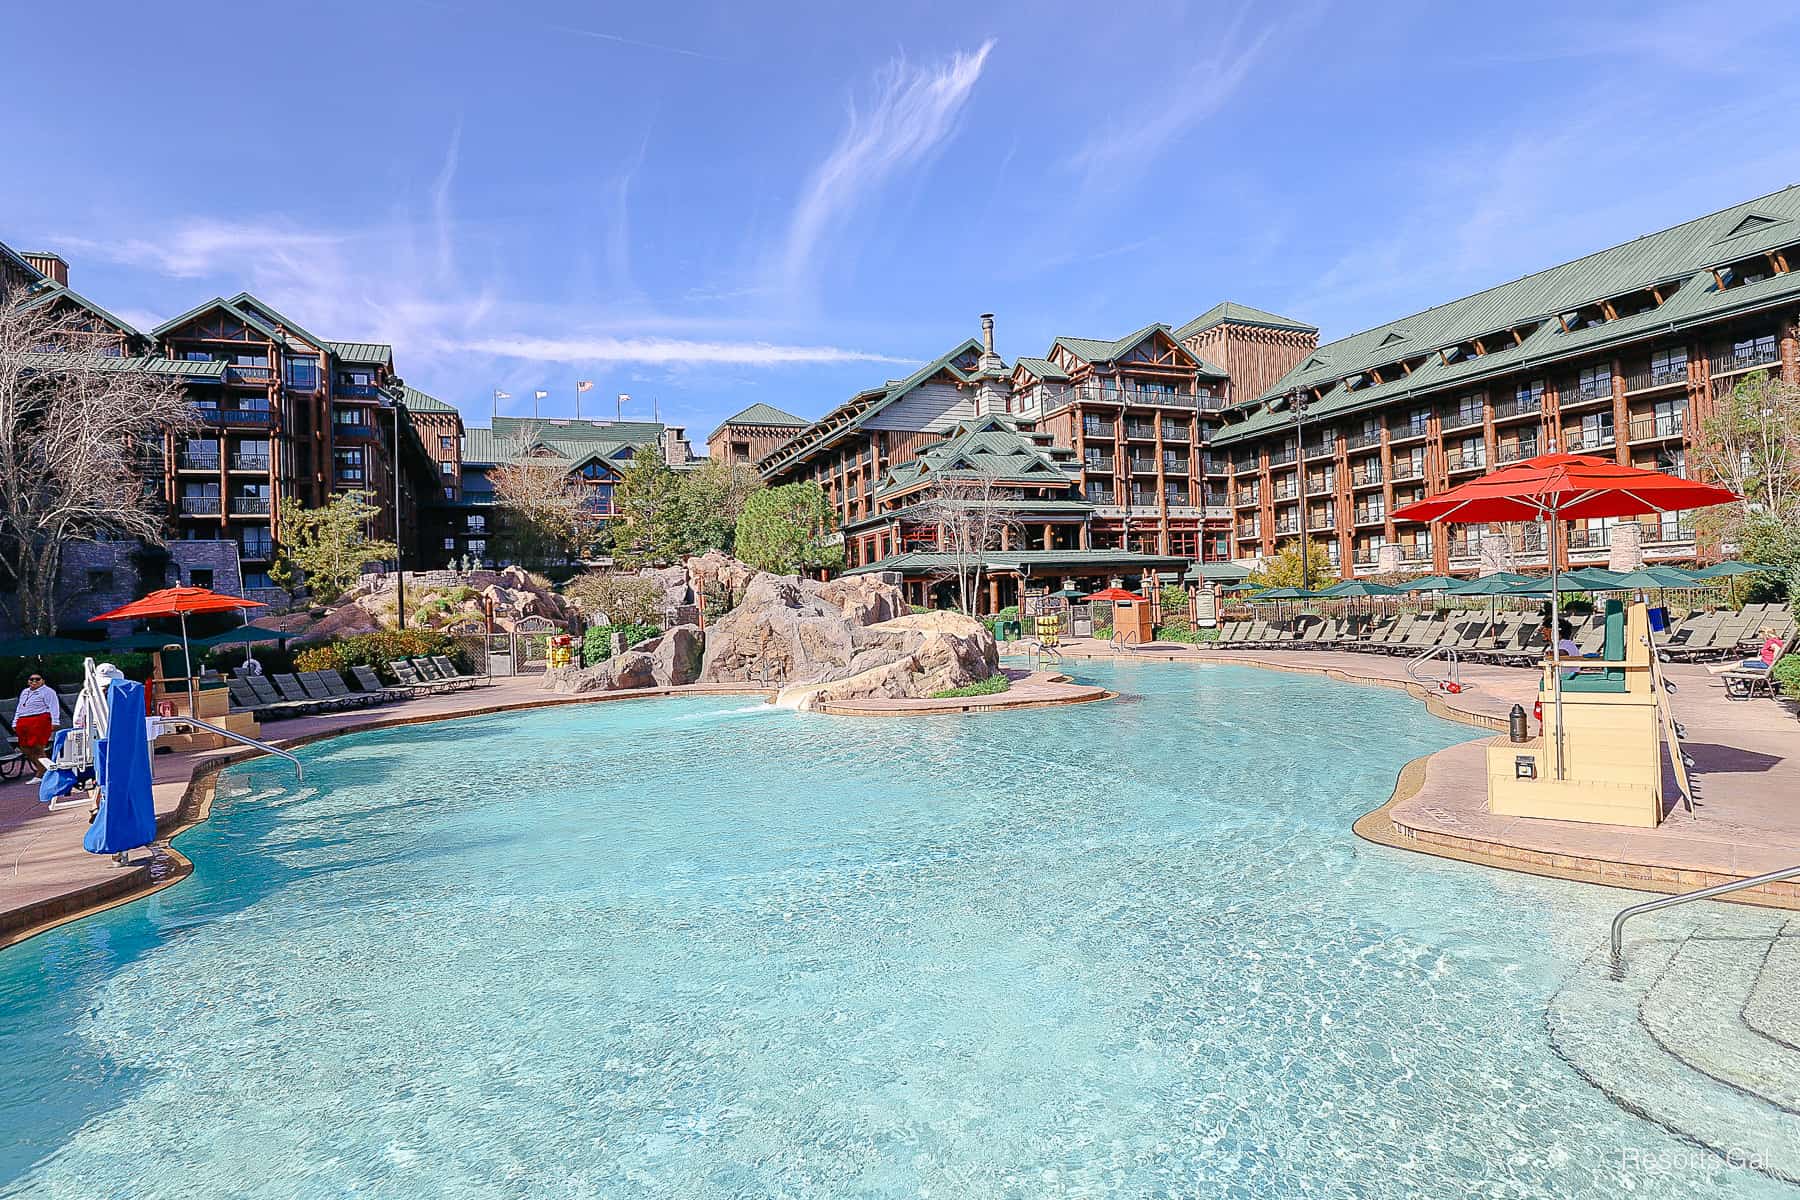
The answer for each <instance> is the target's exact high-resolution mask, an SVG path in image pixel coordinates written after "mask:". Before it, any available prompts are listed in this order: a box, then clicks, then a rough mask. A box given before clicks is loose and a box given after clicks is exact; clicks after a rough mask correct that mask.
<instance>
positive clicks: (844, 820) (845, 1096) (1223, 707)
mask: <svg viewBox="0 0 1800 1200" xmlns="http://www.w3.org/2000/svg"><path fill="white" fill-rule="evenodd" d="M1076 673H1077V674H1079V675H1080V676H1082V677H1083V678H1092V679H1094V680H1097V681H1099V682H1103V683H1106V684H1107V685H1109V686H1112V687H1114V688H1117V689H1119V690H1120V691H1122V692H1125V693H1127V696H1126V698H1123V699H1121V700H1119V701H1115V702H1111V703H1108V704H1102V705H1087V706H1079V707H1074V708H1065V709H1054V708H1053V709H1037V710H1028V711H1021V712H1017V713H995V714H987V715H982V716H979V717H948V718H933V719H930V720H926V721H911V720H857V719H854V718H833V717H825V716H818V715H809V714H796V713H792V712H786V711H780V710H774V709H770V708H767V707H765V706H761V705H758V704H754V703H751V702H750V701H747V700H745V699H741V698H707V699H682V700H650V701H633V702H622V703H612V704H604V705H596V706H583V707H577V708H561V709H554V710H541V711H537V712H530V713H523V714H516V715H512V716H495V717H485V718H475V719H469V720H463V721H457V722H449V723H444V724H440V725H432V726H414V727H408V728H401V729H394V730H388V731H381V732H375V733H369V734H362V735H356V736H353V737H348V738H343V739H340V740H337V741H333V742H327V743H321V744H318V745H315V746H313V747H310V748H308V749H307V750H305V751H303V752H302V753H303V755H304V756H305V757H306V759H307V762H308V781H309V786H308V787H307V788H306V789H304V790H295V789H294V788H293V787H292V785H291V782H290V780H291V777H290V776H289V775H287V774H286V773H284V771H283V769H282V768H281V766H280V765H279V764H277V763H272V762H259V763H254V764H250V765H247V766H245V767H242V768H238V769H235V770H234V771H232V772H231V773H230V774H229V775H227V776H226V777H225V778H224V779H223V781H222V785H221V788H220V795H219V799H218V802H217V804H216V805H215V808H214V811H213V817H212V819H211V820H210V821H209V822H207V823H206V824H205V825H202V826H201V827H199V828H198V829H196V830H195V831H193V832H192V833H190V834H188V835H187V836H185V837H184V838H183V839H182V842H181V845H182V848H183V850H184V851H185V852H186V853H188V854H189V855H190V856H191V857H192V858H193V859H194V860H195V862H196V864H197V871H196V873H195V875H194V876H193V877H192V878H191V879H189V880H187V881H186V882H184V883H182V884H181V885H180V886H178V887H176V888H173V889H170V890H168V891H165V892H163V893H160V894H159V895H157V896H155V897H153V898H151V899H150V900H147V901H144V902H142V903H138V904H134V905H129V906H127V907H125V908H122V909H119V910H115V911H113V912H111V913H107V914H103V915H100V916H97V917H95V918H92V919H89V920H87V921H83V922H79V923H77V924H75V925H72V926H69V927H66V928H64V929H61V930H58V931H55V932H52V933H50V934H47V935H44V936H42V937H39V938H37V939H34V940H33V941H31V942H28V943H25V944H24V945H23V946H21V947H18V948H15V949H14V950H11V951H8V952H7V953H5V954H0V1014H4V1021H3V1022H0V1063H4V1064H5V1070H4V1071H0V1130H4V1131H5V1133H4V1135H3V1138H0V1194H5V1195H32V1196H37V1195H43V1196H59V1197H60V1196H69V1197H74V1196H83V1197H89V1196H94V1195H101V1194H113V1193H114V1191H115V1190H116V1189H119V1188H121V1187H126V1190H127V1192H128V1194H130V1195H132V1196H134V1197H147V1196H177V1195H179V1196H185V1197H196V1196H199V1197H213V1196H240V1195H241V1196H294V1195H306V1196H312V1195H320V1196H324V1195H333V1196H335V1195H342V1194H345V1193H349V1192H365V1193H370V1194H375V1195H389V1196H427V1195H429V1196H494V1195H518V1196H526V1195H530V1196H546V1195H548V1196H588V1195H594V1196H607V1197H714V1196H718V1197H724V1196H773V1195H782V1196H796V1197H814V1196H852V1195H855V1196H882V1197H886V1196H921V1195H930V1196H938V1197H967V1196H1018V1197H1036V1196H1065V1195H1066V1196H1091V1195H1121V1196H1147V1195H1158V1196H1188V1195H1195V1196H1202V1195H1204V1196H1211V1195H1235V1196H1265V1195H1299V1194H1317V1195H1349V1194H1355V1195H1359V1196H1414V1195H1449V1194H1465V1193H1466V1194H1474V1195H1506V1196H1544V1197H1550V1196H1555V1197H1576V1196H1596V1197H1597V1196H1611V1195H1615V1194H1618V1193H1619V1192H1620V1191H1621V1190H1622V1189H1623V1187H1624V1186H1625V1181H1627V1180H1629V1184H1630V1186H1631V1188H1632V1194H1633V1195H1636V1196H1654V1197H1664V1196H1666V1197H1677V1196H1680V1197H1690V1196H1727V1195H1730V1196H1765V1195H1767V1196H1774V1195H1789V1194H1792V1193H1791V1192H1790V1191H1785V1190H1783V1189H1782V1188H1781V1186H1780V1185H1778V1184H1776V1183H1774V1182H1773V1181H1771V1180H1769V1179H1766V1178H1764V1177H1762V1176H1759V1175H1755V1174H1754V1173H1752V1172H1748V1171H1744V1170H1741V1169H1737V1168H1732V1167H1728V1166H1727V1165H1726V1164H1724V1163H1722V1162H1717V1161H1713V1160H1709V1159H1707V1158H1706V1156H1704V1155H1701V1154H1696V1153H1687V1154H1675V1155H1670V1156H1668V1159H1667V1161H1665V1162H1663V1163H1661V1164H1660V1165H1659V1166H1658V1167H1657V1169H1655V1170H1654V1171H1648V1172H1647V1171H1645V1170H1642V1169H1640V1168H1638V1167H1635V1166H1632V1165H1630V1163H1629V1162H1628V1159H1630V1160H1633V1161H1636V1162H1642V1161H1643V1160H1644V1159H1645V1158H1646V1157H1647V1156H1651V1155H1654V1154H1657V1153H1659V1152H1663V1151H1667V1150H1670V1149H1681V1148H1682V1147H1681V1146H1680V1144H1679V1143H1677V1142H1676V1141H1675V1140H1674V1139H1673V1138H1671V1137H1669V1136H1668V1135H1665V1134H1663V1133H1662V1132H1661V1131H1660V1130H1659V1129H1657V1128H1656V1127H1655V1126H1653V1125H1651V1124H1650V1123H1648V1122H1646V1121H1642V1120H1640V1119H1638V1118H1635V1117H1632V1116H1629V1115H1627V1114H1626V1113H1624V1112H1622V1111H1621V1110H1620V1109H1618V1108H1617V1107H1615V1106H1613V1105H1612V1104H1611V1103H1609V1102H1608V1101H1607V1100H1606V1099H1605V1098H1604V1097H1603V1096H1602V1095H1601V1094H1600V1093H1599V1092H1597V1091H1595V1090H1594V1089H1593V1088H1591V1087H1589V1086H1588V1085H1587V1084H1585V1083H1584V1082H1582V1081H1581V1079H1579V1078H1578V1077H1577V1076H1576V1075H1575V1074H1574V1072H1573V1071H1571V1070H1570V1069H1569V1068H1568V1067H1567V1066H1566V1065H1564V1064H1563V1063H1562V1062H1561V1061H1560V1060H1559V1059H1557V1058H1556V1057H1555V1055H1554V1054H1553V1053H1551V1051H1550V1048H1549V1046H1548V1041H1547V1036H1546V1031H1545V1026H1544V1013H1545V1006H1546V1000H1547V998H1548V997H1549V995H1550V994H1551V993H1552V992H1553V991H1554V990H1555V989H1556V987H1557V985H1558V983H1559V982H1560V981H1561V979H1562V978H1563V977H1564V976H1565V975H1566V974H1567V973H1568V972H1569V971H1571V970H1573V969H1575V967H1576V965H1577V964H1578V963H1579V962H1580V960H1581V959H1582V958H1583V957H1585V956H1586V955H1587V954H1588V953H1589V952H1590V951H1592V950H1593V948H1594V947H1595V946H1596V945H1598V944H1600V943H1601V941H1602V940H1603V938H1604V935H1605V926H1606V920H1607V919H1608V917H1609V916H1610V914H1611V913H1612V911H1613V910H1614V909H1616V908H1617V907H1618V906H1619V904H1620V903H1622V902H1623V896H1622V894H1621V893H1616V892H1609V891H1605V890H1602V889H1598V888H1589V887H1582V886H1579V885H1573V884H1561V883H1557V882H1554V881H1548V880H1538V879H1533V878H1529V877H1525V876H1519V875H1511V874H1503V873H1498V872H1490V871H1485V870H1481V869H1478V868H1472V867H1466V866H1462V865H1458V864H1453V863H1445V862H1440V861H1438V860H1434V859H1429V858H1425V857H1422V856H1418V855H1408V854H1405V853H1402V852H1397V851H1391V850H1386V849H1383V848H1379V847H1372V846H1369V845H1366V844H1364V843H1361V842H1359V841H1357V840H1356V839H1355V838H1353V837H1352V836H1351V835H1350V833H1349V824H1350V822H1351V820H1352V819H1353V818H1354V817H1356V816H1357V815H1359V814H1360V813H1362V812H1364V811H1366V810H1367V809H1369V808H1371V807H1373V806H1374V805H1375V804H1376V803H1379V802H1380V801H1381V800H1383V799H1385V798H1386V796H1387V794H1388V792H1389V790H1390V789H1391V787H1392V784H1393V779H1394V775H1395V773H1396V771H1397V770H1398V768H1399V767H1400V765H1401V764H1402V763H1403V762H1404V761H1405V760H1406V759H1408V758H1411V757H1413V756H1415V755H1418V754H1421V753H1425V752H1427V751H1429V750H1432V749H1435V748H1438V747H1441V746H1444V745H1447V744H1449V743H1451V742H1454V741H1458V740H1461V739H1464V738H1467V737H1469V736H1470V735H1471V731H1470V730H1468V729H1466V728H1464V727H1462V726H1457V725H1452V724H1449V723H1446V722H1443V721H1439V720H1437V719H1435V718H1432V717H1430V716H1428V715H1426V714H1425V713H1424V712H1423V710H1422V709H1421V708H1420V706H1419V705H1418V704H1417V703H1416V702H1414V701H1412V700H1411V699H1409V698H1407V697H1405V696H1402V695H1399V694H1397V693H1393V692H1387V691H1382V690H1378V689H1364V688H1354V687H1349V686H1345V685H1341V684H1336V683H1330V682H1326V681H1323V680H1318V679H1314V678H1310V677H1305V676H1297V675H1288V674H1278V673H1270V672H1260V671H1256V670H1252V669H1248V668H1233V667H1216V668H1204V669H1196V668H1194V667H1192V666H1186V665H1161V664H1122V665H1112V664H1093V665H1092V666H1091V667H1089V668H1083V669H1078V670H1077V671H1076ZM1732 919H1741V920H1742V921H1743V922H1745V924H1746V926H1747V927H1757V928H1761V927H1762V926H1763V924H1766V921H1765V918H1764V916H1763V915H1762V914H1757V913H1744V914H1742V915H1741V917H1733V918H1732ZM127 1185H128V1186H127Z"/></svg>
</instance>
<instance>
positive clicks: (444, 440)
mask: <svg viewBox="0 0 1800 1200" xmlns="http://www.w3.org/2000/svg"><path fill="white" fill-rule="evenodd" d="M438 449H439V450H442V451H443V452H444V453H445V454H448V453H450V452H451V451H452V450H455V449H456V439H455V438H453V437H451V436H450V435H449V434H447V433H445V434H440V435H439V436H438Z"/></svg>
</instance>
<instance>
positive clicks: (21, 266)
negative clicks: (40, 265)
mask: <svg viewBox="0 0 1800 1200" xmlns="http://www.w3.org/2000/svg"><path fill="white" fill-rule="evenodd" d="M0 258H3V259H5V260H6V261H7V262H9V263H11V264H12V265H13V267H14V268H15V269H16V270H18V271H20V272H21V273H23V274H24V276H25V278H27V279H29V280H33V281H36V280H39V279H43V278H45V275H44V273H43V272H42V271H40V270H38V269H37V268H36V267H34V266H32V265H31V264H30V263H28V262H26V261H25V258H24V256H23V255H21V254H20V253H19V252H18V251H17V250H14V249H13V248H12V247H11V246H9V245H7V244H6V243H5V242H0Z"/></svg>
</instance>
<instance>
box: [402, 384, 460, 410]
mask: <svg viewBox="0 0 1800 1200" xmlns="http://www.w3.org/2000/svg"><path fill="white" fill-rule="evenodd" d="M400 403H402V404H404V405H405V406H406V407H407V408H408V409H410V410H411V411H413V412H429V413H456V409H455V408H453V407H451V406H450V405H448V404H445V403H444V402H443V401H442V400H439V399H438V398H437V397H436V396H433V395H430V394H429V393H427V392H421V391H420V390H419V389H418V388H416V387H412V386H410V385H408V386H402V387H401V389H400ZM457 415H458V416H461V415H462V414H460V413H457Z"/></svg>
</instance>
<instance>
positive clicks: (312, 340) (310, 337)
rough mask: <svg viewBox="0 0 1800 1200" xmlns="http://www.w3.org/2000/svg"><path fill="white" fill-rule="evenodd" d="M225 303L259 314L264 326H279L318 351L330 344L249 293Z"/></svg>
mask: <svg viewBox="0 0 1800 1200" xmlns="http://www.w3.org/2000/svg"><path fill="white" fill-rule="evenodd" d="M226 303H228V304H231V305H232V306H234V307H236V308H239V309H243V310H244V311H246V312H250V313H253V314H261V315H262V317H263V318H264V323H265V324H269V325H279V326H280V327H281V328H283V329H286V330H289V331H290V332H293V333H296V334H299V335H300V338H301V340H303V341H305V342H307V343H308V344H310V345H312V346H315V347H317V348H318V349H320V350H325V349H327V348H328V347H329V346H330V344H331V343H329V342H327V341H325V339H323V338H321V337H318V336H317V335H316V334H314V333H312V332H311V331H310V330H307V329H303V328H301V326H300V323H299V322H297V321H295V320H294V319H293V318H292V317H290V316H288V315H287V314H286V313H284V312H282V311H280V310H279V309H277V308H276V307H275V306H274V305H272V304H268V303H266V302H265V301H263V300H262V299H260V298H259V297H256V296H252V295H251V294H250V293H249V292H239V293H238V294H237V295H235V296H233V297H232V298H231V299H230V300H228V301H227V302H226Z"/></svg>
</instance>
